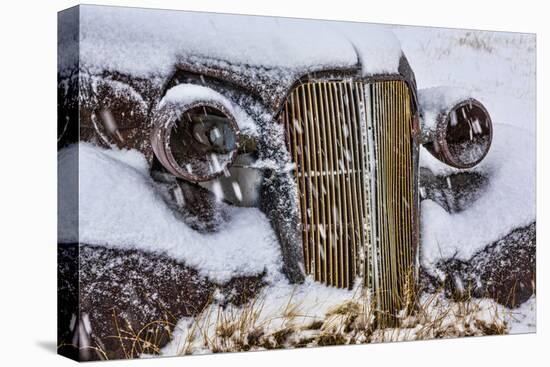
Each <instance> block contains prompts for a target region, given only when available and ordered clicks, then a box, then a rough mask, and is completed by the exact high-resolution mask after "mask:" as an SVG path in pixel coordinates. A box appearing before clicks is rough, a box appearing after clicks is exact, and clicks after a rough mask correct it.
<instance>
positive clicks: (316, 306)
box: [161, 279, 535, 356]
mask: <svg viewBox="0 0 550 367" xmlns="http://www.w3.org/2000/svg"><path fill="white" fill-rule="evenodd" d="M219 301H223V299H219V300H218V299H216V300H215V301H214V302H213V303H212V304H210V305H209V306H208V307H207V308H206V309H204V310H203V312H202V313H201V314H200V315H199V316H197V317H188V318H183V319H181V320H180V321H179V322H178V324H177V325H176V327H175V329H174V332H173V334H172V340H171V341H170V343H168V344H167V345H166V346H165V347H164V348H163V349H162V353H161V354H162V355H164V356H173V355H183V354H207V353H212V352H214V351H215V352H227V351H231V352H235V351H242V350H263V349H273V348H293V347H303V346H319V345H326V343H329V344H331V343H338V344H359V343H377V342H389V341H411V340H426V339H434V338H455V337H460V336H481V335H486V334H487V333H489V332H491V333H506V332H508V333H512V334H517V333H525V332H534V331H535V320H534V316H533V315H534V298H532V299H531V300H530V301H528V302H526V303H525V304H524V305H522V307H520V308H518V309H515V310H510V309H507V308H506V307H503V306H502V305H499V304H498V303H496V302H495V301H494V300H491V299H471V300H466V301H461V302H458V301H452V300H449V299H447V298H446V297H445V296H444V295H442V294H423V295H422V296H421V297H420V298H419V300H418V307H419V311H416V312H413V313H411V314H405V313H401V314H400V315H399V317H400V318H401V323H400V325H399V326H398V327H390V328H375V327H374V321H375V318H374V309H373V307H372V303H371V301H370V295H369V294H368V293H362V286H361V284H360V282H358V283H357V284H356V285H355V287H354V288H353V289H352V290H343V289H338V288H332V287H324V286H322V285H320V284H319V283H315V282H313V280H312V279H308V280H307V281H306V283H305V284H302V285H288V284H284V283H282V282H281V283H278V284H275V285H273V286H271V287H268V288H266V289H264V290H263V292H262V293H261V294H260V295H259V296H258V297H257V298H256V299H254V300H252V301H251V302H250V303H247V304H245V305H244V306H240V307H235V306H233V305H223V304H220V303H219ZM489 330H490V331H489Z"/></svg>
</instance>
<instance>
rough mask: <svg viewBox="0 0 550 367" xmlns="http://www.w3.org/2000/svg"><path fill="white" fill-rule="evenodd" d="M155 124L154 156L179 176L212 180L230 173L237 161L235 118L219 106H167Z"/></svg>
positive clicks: (212, 103)
mask: <svg viewBox="0 0 550 367" xmlns="http://www.w3.org/2000/svg"><path fill="white" fill-rule="evenodd" d="M153 124H154V127H153V131H152V136H151V142H152V146H153V151H154V152H155V156H156V157H157V159H158V160H159V161H160V163H161V164H162V165H163V166H164V167H165V168H166V169H167V170H168V171H169V172H170V173H172V174H173V175H174V176H176V177H179V178H182V179H184V180H187V181H191V182H204V181H209V180H212V179H214V178H216V177H218V176H220V175H222V174H224V173H226V174H227V172H228V171H227V169H228V168H229V167H230V166H231V164H232V163H233V161H234V160H235V157H236V155H237V149H238V145H239V135H240V132H239V128H238V126H237V123H236V121H235V118H234V117H233V115H232V114H231V113H230V112H229V111H228V110H227V109H226V108H225V107H224V106H222V105H221V104H219V103H216V102H213V101H197V102H193V103H190V104H187V105H183V104H181V103H177V102H172V103H164V104H162V107H161V108H160V109H159V110H158V111H157V113H156V114H155V117H154V118H153Z"/></svg>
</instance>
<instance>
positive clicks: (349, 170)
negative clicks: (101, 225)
mask: <svg viewBox="0 0 550 367" xmlns="http://www.w3.org/2000/svg"><path fill="white" fill-rule="evenodd" d="M241 21H242V17H239V16H231V15H218V14H204V13H187V12H173V11H152V10H143V9H131V8H114V7H96V6H79V7H76V8H72V9H69V10H66V11H64V12H62V13H60V17H59V22H60V23H59V24H60V25H59V29H60V33H59V71H58V80H59V84H58V97H59V98H58V100H59V106H58V108H59V125H58V130H59V134H58V148H59V149H62V148H64V147H66V146H69V145H70V144H72V143H76V142H87V143H89V144H93V145H95V146H100V147H104V148H114V147H116V148H124V149H133V150H137V151H139V152H141V153H142V154H143V155H144V156H145V157H146V159H147V162H148V164H149V166H150V175H151V177H152V178H153V179H154V180H155V181H156V182H159V183H160V184H162V185H164V187H165V188H166V193H167V195H166V200H167V201H168V202H169V204H170V206H171V207H172V208H173V209H174V210H175V211H178V210H179V211H186V212H188V213H189V212H190V213H192V214H193V215H192V220H191V219H189V218H190V217H189V216H181V220H182V221H186V222H187V224H188V225H189V226H191V227H192V228H194V229H195V230H196V231H199V232H217V231H223V226H219V223H220V221H221V219H220V218H221V217H223V213H220V212H218V211H217V206H216V202H217V201H219V200H222V201H223V202H224V203H226V204H228V205H232V206H248V207H257V208H259V209H260V210H261V211H262V212H263V213H265V215H266V216H267V218H269V221H270V223H271V226H272V228H273V229H274V231H275V233H276V234H277V238H278V242H279V245H280V250H281V253H282V257H283V272H284V274H285V275H286V276H287V278H288V279H289V280H290V281H291V282H302V281H304V278H305V277H306V276H311V277H313V278H314V279H315V280H316V281H318V282H321V283H324V284H326V285H327V286H333V287H342V288H350V287H352V286H353V285H354V283H355V282H356V281H357V280H358V279H360V280H361V282H363V284H364V287H366V288H368V289H370V290H372V292H373V295H374V299H375V301H376V303H377V307H378V308H379V310H381V311H383V314H384V315H389V316H388V317H391V315H393V314H395V312H397V310H400V309H402V308H403V307H406V306H407V305H408V304H409V303H410V302H411V300H410V299H409V298H410V296H411V294H414V292H411V290H412V289H414V288H415V287H416V285H417V283H418V278H419V274H418V273H419V269H420V265H419V252H420V250H419V246H420V223H419V222H420V213H419V210H420V206H419V202H420V196H421V193H420V191H421V190H419V182H420V181H421V180H422V177H421V174H422V171H421V170H420V169H419V149H420V146H421V145H423V146H424V147H425V148H426V149H427V150H428V151H429V152H430V153H431V154H432V155H433V156H434V157H436V158H437V159H439V160H440V161H442V162H444V163H446V164H447V165H450V166H453V167H457V168H460V169H462V170H461V171H460V172H461V175H462V181H463V185H462V188H464V190H465V191H467V190H468V185H470V181H472V182H473V183H472V185H473V187H475V185H476V183H477V182H478V181H479V177H478V175H477V174H475V173H472V174H471V175H469V171H468V169H469V168H471V167H474V166H475V165H477V164H478V163H479V162H480V161H481V160H482V159H483V158H484V157H485V155H486V154H487V153H488V151H489V148H490V146H491V141H492V134H493V130H492V129H493V127H492V122H491V118H490V116H489V113H488V112H487V110H486V108H485V107H484V106H483V104H482V103H480V102H479V101H478V100H476V99H475V98H473V97H472V96H470V95H466V94H464V95H462V94H451V95H450V97H449V95H448V94H446V91H444V90H443V91H441V92H440V94H437V93H439V92H437V91H434V90H432V91H431V93H430V94H429V96H430V101H422V100H419V97H420V96H422V95H423V94H421V93H419V92H418V91H417V86H416V81H415V76H414V72H413V70H412V69H411V67H410V65H409V62H408V61H407V58H406V56H405V54H404V53H403V51H402V50H401V48H400V46H399V42H397V41H396V39H395V37H394V36H393V34H392V33H391V31H389V30H387V29H386V28H385V27H383V26H381V25H369V24H362V23H341V22H313V21H304V20H297V19H283V18H258V17H248V20H247V22H245V24H240V23H239V22H241ZM249 27H251V29H254V32H248V30H249ZM434 93H435V95H434ZM427 95H428V94H427ZM433 101H439V102H438V103H433ZM426 102H428V103H426ZM423 174H426V175H429V172H424V173H423ZM429 184H430V182H428V183H427V185H428V186H429ZM432 191H433V190H432ZM450 209H452V208H450ZM243 240H246V239H243ZM222 251H223V250H222Z"/></svg>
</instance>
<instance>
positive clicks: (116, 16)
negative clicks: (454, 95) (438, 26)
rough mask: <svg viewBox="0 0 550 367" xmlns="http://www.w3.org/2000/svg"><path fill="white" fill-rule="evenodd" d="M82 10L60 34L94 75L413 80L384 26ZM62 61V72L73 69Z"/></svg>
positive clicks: (274, 81) (260, 83) (277, 84)
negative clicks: (324, 75) (76, 35)
mask: <svg viewBox="0 0 550 367" xmlns="http://www.w3.org/2000/svg"><path fill="white" fill-rule="evenodd" d="M79 11H80V13H79V17H78V19H79V24H78V27H79V30H80V39H79V40H76V39H71V38H70V36H68V35H64V34H60V35H59V38H60V39H59V42H61V43H63V42H78V53H79V56H80V59H79V62H80V68H81V70H85V71H87V72H89V73H92V74H100V73H104V72H112V73H120V74H124V75H128V76H131V77H136V78H151V77H160V78H164V79H166V78H167V77H169V76H171V75H173V74H174V72H175V71H176V70H177V69H185V70H187V71H191V72H197V73H201V74H205V75H214V76H216V77H218V78H221V79H231V80H232V81H234V82H236V83H237V84H245V86H249V87H252V88H253V89H256V91H258V92H259V93H260V94H262V91H265V93H269V94H273V93H276V94H278V93H285V92H287V89H288V88H290V86H291V85H292V84H293V83H294V82H296V80H297V79H298V78H300V77H302V76H304V75H306V74H308V73H314V72H319V71H353V72H354V75H358V76H360V77H368V76H375V75H395V74H402V75H403V76H404V77H405V78H406V79H408V80H412V81H413V83H414V76H413V75H412V72H411V71H410V68H409V66H408V63H407V61H406V59H405V58H404V56H403V52H402V49H401V45H400V43H399V41H398V40H397V38H396V37H395V35H394V34H393V31H392V30H391V29H390V27H389V26H385V25H380V24H365V23H353V22H335V21H318V20H307V19H292V18H275V17H260V16H242V15H231V14H215V13H200V12H185V11H174V10H152V9H139V8H123V7H103V6H93V5H81V6H80V8H79ZM63 60H69V61H68V62H67V64H65V65H64V64H61V65H60V68H59V70H60V73H61V74H63V73H65V72H66V71H68V70H70V69H71V68H72V67H74V65H71V64H70V58H62V59H61V60H60V62H61V63H63ZM263 97H265V96H263ZM265 99H269V98H264V100H265ZM271 99H273V98H271Z"/></svg>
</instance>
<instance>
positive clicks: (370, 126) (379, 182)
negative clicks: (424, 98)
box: [281, 81, 414, 312]
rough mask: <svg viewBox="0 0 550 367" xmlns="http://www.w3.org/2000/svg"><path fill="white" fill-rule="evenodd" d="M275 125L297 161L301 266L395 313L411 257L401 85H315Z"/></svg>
mask: <svg viewBox="0 0 550 367" xmlns="http://www.w3.org/2000/svg"><path fill="white" fill-rule="evenodd" d="M281 119H282V121H283V123H284V124H285V126H286V129H287V142H288V148H289V152H290V154H291V157H292V159H293V161H294V162H295V163H296V179H297V187H298V198H299V207H300V208H299V209H300V210H299V212H300V216H301V231H302V241H303V249H304V255H305V256H304V258H305V268H306V272H307V273H308V274H312V275H313V276H314V278H315V279H316V280H317V281H320V282H324V283H325V284H327V285H331V286H337V287H351V286H352V284H353V282H354V280H355V279H356V278H357V277H358V276H363V277H364V282H365V285H366V286H368V287H371V288H373V289H374V290H375V293H376V300H377V302H378V304H379V306H380V308H381V309H383V310H387V311H390V312H393V311H395V309H396V308H400V307H401V305H402V300H403V299H404V295H405V291H406V289H407V282H408V281H409V278H410V276H409V274H411V265H412V257H413V235H412V230H413V227H412V223H413V222H412V215H413V189H414V186H413V160H412V146H411V121H412V111H411V101H410V94H409V90H408V87H407V85H406V83H405V82H402V81H384V82H376V83H372V84H365V83H364V82H362V81H311V82H306V83H303V84H300V85H299V86H297V87H296V88H295V89H294V90H293V91H292V92H291V94H290V95H289V97H288V99H287V101H286V103H285V105H284V109H283V111H282V113H281Z"/></svg>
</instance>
